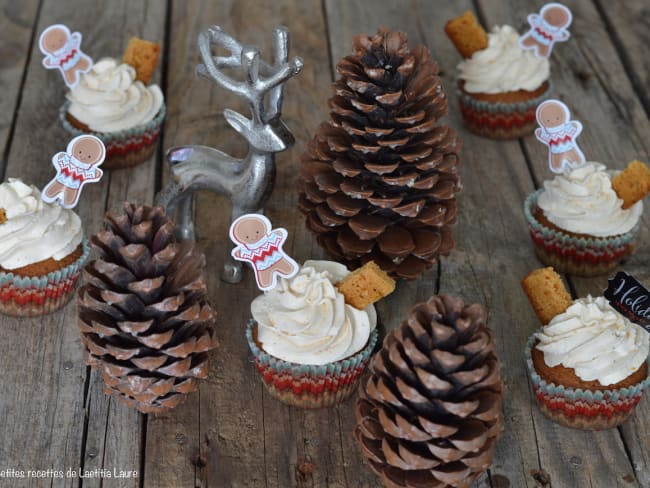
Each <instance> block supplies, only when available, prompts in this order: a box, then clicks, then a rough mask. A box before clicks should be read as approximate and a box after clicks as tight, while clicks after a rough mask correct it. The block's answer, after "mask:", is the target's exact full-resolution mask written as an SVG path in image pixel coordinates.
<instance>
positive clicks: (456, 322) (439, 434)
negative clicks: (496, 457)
mask: <svg viewBox="0 0 650 488" xmlns="http://www.w3.org/2000/svg"><path fill="white" fill-rule="evenodd" d="M485 318H486V312H485V309H484V308H483V307H482V306H480V305H476V304H474V305H467V306H465V305H464V304H463V302H462V300H459V299H455V298H451V297H448V296H444V295H441V296H434V297H432V298H431V299H429V301H427V302H423V303H419V304H418V305H416V306H415V307H413V308H412V309H411V311H410V314H409V317H408V319H407V320H405V321H404V322H402V324H401V325H400V327H399V328H398V329H397V330H394V331H392V332H391V333H390V334H389V335H388V336H387V337H386V339H385V340H384V344H383V346H382V348H381V350H380V351H379V352H378V353H377V354H376V355H375V357H374V358H373V360H372V362H371V365H370V371H371V373H372V374H371V377H370V378H369V379H368V380H367V382H366V383H365V385H362V387H361V388H360V398H359V400H358V401H357V405H356V413H357V426H356V428H355V431H354V436H355V438H356V440H357V442H358V444H359V446H360V447H361V450H362V452H363V455H364V456H365V457H366V458H367V459H368V461H369V463H370V466H371V467H372V469H373V470H374V471H375V472H376V473H377V474H378V475H379V476H381V479H382V481H383V482H384V485H385V486H387V487H391V488H392V487H400V488H402V487H441V488H445V487H468V486H470V484H471V483H472V481H473V480H474V479H475V478H476V477H477V476H478V475H479V474H480V473H481V472H482V471H483V470H485V469H487V468H488V467H489V465H490V464H491V463H492V455H493V453H494V447H495V443H496V439H497V438H498V437H499V436H500V434H501V432H502V430H503V414H502V412H501V402H502V395H503V393H502V392H503V384H502V383H501V379H500V373H499V365H498V361H497V357H496V354H495V351H494V342H493V340H492V334H491V332H490V330H489V329H488V328H487V327H486V326H485Z"/></svg>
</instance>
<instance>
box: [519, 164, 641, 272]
mask: <svg viewBox="0 0 650 488" xmlns="http://www.w3.org/2000/svg"><path fill="white" fill-rule="evenodd" d="M637 164H641V163H637ZM631 166H632V165H631ZM626 171H627V170H626ZM625 178H626V172H623V173H621V174H620V176H618V177H617V179H618V180H621V179H625ZM641 198H642V196H641ZM642 212H643V203H642V202H641V201H640V199H639V200H637V201H635V202H634V203H632V202H629V204H628V205H626V202H624V200H623V199H621V198H620V197H619V196H618V194H617V192H616V191H615V190H614V187H613V186H612V173H611V172H608V171H607V170H606V168H605V166H604V165H603V164H600V163H595V162H588V163H586V164H585V165H584V166H581V167H579V168H576V169H572V170H569V171H568V172H566V173H563V174H560V175H557V176H556V177H555V178H553V179H552V180H548V181H545V182H544V187H543V188H542V189H540V190H538V191H537V192H535V193H533V194H532V195H530V196H529V197H528V198H527V199H526V202H525V204H524V213H525V215H526V220H527V221H528V226H529V229H530V234H531V237H532V239H533V241H534V243H535V252H536V254H537V256H538V257H539V259H540V261H542V262H543V263H544V264H548V265H551V266H553V267H554V268H555V269H556V270H558V271H560V272H565V273H571V274H574V275H578V276H593V275H598V274H603V273H607V272H609V271H611V270H612V269H614V268H615V267H616V266H617V265H618V264H619V263H620V262H621V260H623V259H625V258H626V257H628V256H629V255H630V254H632V252H633V249H634V248H633V244H634V238H635V236H636V234H637V231H638V228H639V220H640V217H641V214H642Z"/></svg>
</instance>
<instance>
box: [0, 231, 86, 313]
mask: <svg viewBox="0 0 650 488" xmlns="http://www.w3.org/2000/svg"><path fill="white" fill-rule="evenodd" d="M82 246H83V251H82V253H81V256H80V257H79V259H77V260H76V261H75V262H74V263H72V264H70V265H68V266H66V267H65V268H61V269H59V270H56V271H52V272H50V273H48V274H46V275H42V276H20V275H15V274H14V273H12V272H7V271H0V312H1V313H4V314H6V315H12V316H15V317H34V316H37V315H45V314H48V313H52V312H55V311H56V310H59V309H60V308H62V307H63V306H64V305H65V304H66V303H68V301H69V300H70V298H71V297H72V295H73V292H74V288H75V285H76V284H77V281H78V280H79V275H80V272H81V268H82V266H83V265H84V263H85V262H86V260H87V259H88V255H89V254H90V246H89V245H88V241H87V240H86V239H85V238H84V240H83V243H82Z"/></svg>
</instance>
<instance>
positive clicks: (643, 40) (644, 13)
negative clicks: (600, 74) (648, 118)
mask: <svg viewBox="0 0 650 488" xmlns="http://www.w3.org/2000/svg"><path fill="white" fill-rule="evenodd" d="M594 3H595V4H596V7H597V8H598V12H599V13H600V14H601V17H602V18H603V20H604V22H605V26H606V27H607V30H608V32H609V34H610V35H611V36H612V40H613V41H614V45H615V47H616V50H617V52H618V55H619V56H620V57H621V61H622V63H623V65H624V67H625V69H626V72H627V74H628V75H629V76H630V78H631V80H632V83H633V85H634V88H635V91H636V94H637V95H638V96H639V98H640V99H641V101H642V102H643V105H644V107H645V110H646V112H647V113H649V114H650V97H649V96H648V86H650V59H648V56H644V55H643V53H644V52H645V51H646V48H647V46H648V44H649V43H650V34H649V32H650V5H648V2H643V1H637V2H607V1H605V2H603V1H602V0H594Z"/></svg>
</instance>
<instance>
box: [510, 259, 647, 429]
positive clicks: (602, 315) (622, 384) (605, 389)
mask: <svg viewBox="0 0 650 488" xmlns="http://www.w3.org/2000/svg"><path fill="white" fill-rule="evenodd" d="M552 282H559V286H561V287H562V288H561V290H562V293H563V294H564V295H565V296H564V297H563V298H562V297H561V296H558V295H557V294H556V291H555V290H552V289H550V288H549V286H548V284H549V283H552ZM522 285H523V286H524V289H525V291H526V293H527V294H528V295H529V298H530V299H531V303H532V304H533V307H534V308H535V310H536V312H537V314H538V317H539V318H540V321H541V322H542V323H545V322H547V323H546V324H545V325H544V327H543V328H542V330H540V331H538V332H537V333H535V334H534V335H533V336H532V337H531V338H530V339H529V341H528V344H527V345H526V362H527V366H528V369H529V373H530V377H531V380H532V382H533V388H534V390H535V395H536V397H537V400H538V402H539V407H540V409H541V411H542V412H543V413H544V414H545V415H546V416H548V417H549V418H551V419H552V420H554V421H556V422H558V423H559V424H562V425H565V426H567V427H573V428H579V429H586V430H600V429H608V428H612V427H616V426H617V425H619V424H621V423H622V422H624V421H625V420H626V419H627V418H628V417H629V416H630V414H631V413H632V411H633V409H634V407H635V406H636V405H637V404H638V403H639V401H640V400H641V397H642V396H643V391H644V390H645V389H646V388H647V387H648V383H649V381H650V380H649V379H648V364H647V359H648V352H649V349H650V345H649V338H650V335H648V333H647V332H645V331H644V330H643V329H642V328H641V327H640V326H638V325H637V324H634V323H632V322H630V321H629V320H628V319H627V318H626V317H624V316H623V315H621V314H620V313H618V312H617V311H616V310H615V309H614V308H612V307H611V305H610V304H609V303H608V301H607V300H606V299H605V298H604V297H597V298H593V297H591V296H587V297H586V298H580V299H577V300H574V301H571V300H570V298H569V297H568V293H567V292H566V290H565V289H564V286H563V284H562V283H561V281H560V279H559V276H557V275H556V274H554V272H553V271H552V270H551V269H550V268H547V269H542V270H536V271H534V272H533V273H531V274H530V275H529V276H528V277H527V278H526V279H524V281H523V282H522ZM542 302H544V303H542ZM566 302H568V307H566V309H564V310H563V308H564V307H565V306H566ZM540 307H541V308H540ZM554 307H557V308H556V310H555V311H556V312H559V313H557V314H555V315H553V316H552V318H551V319H550V321H549V320H548V318H547V316H545V314H546V313H548V312H549V311H550V310H552V309H553V308H554ZM543 309H545V311H542V310H543ZM560 310H562V311H560ZM551 315H552V314H551Z"/></svg>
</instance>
